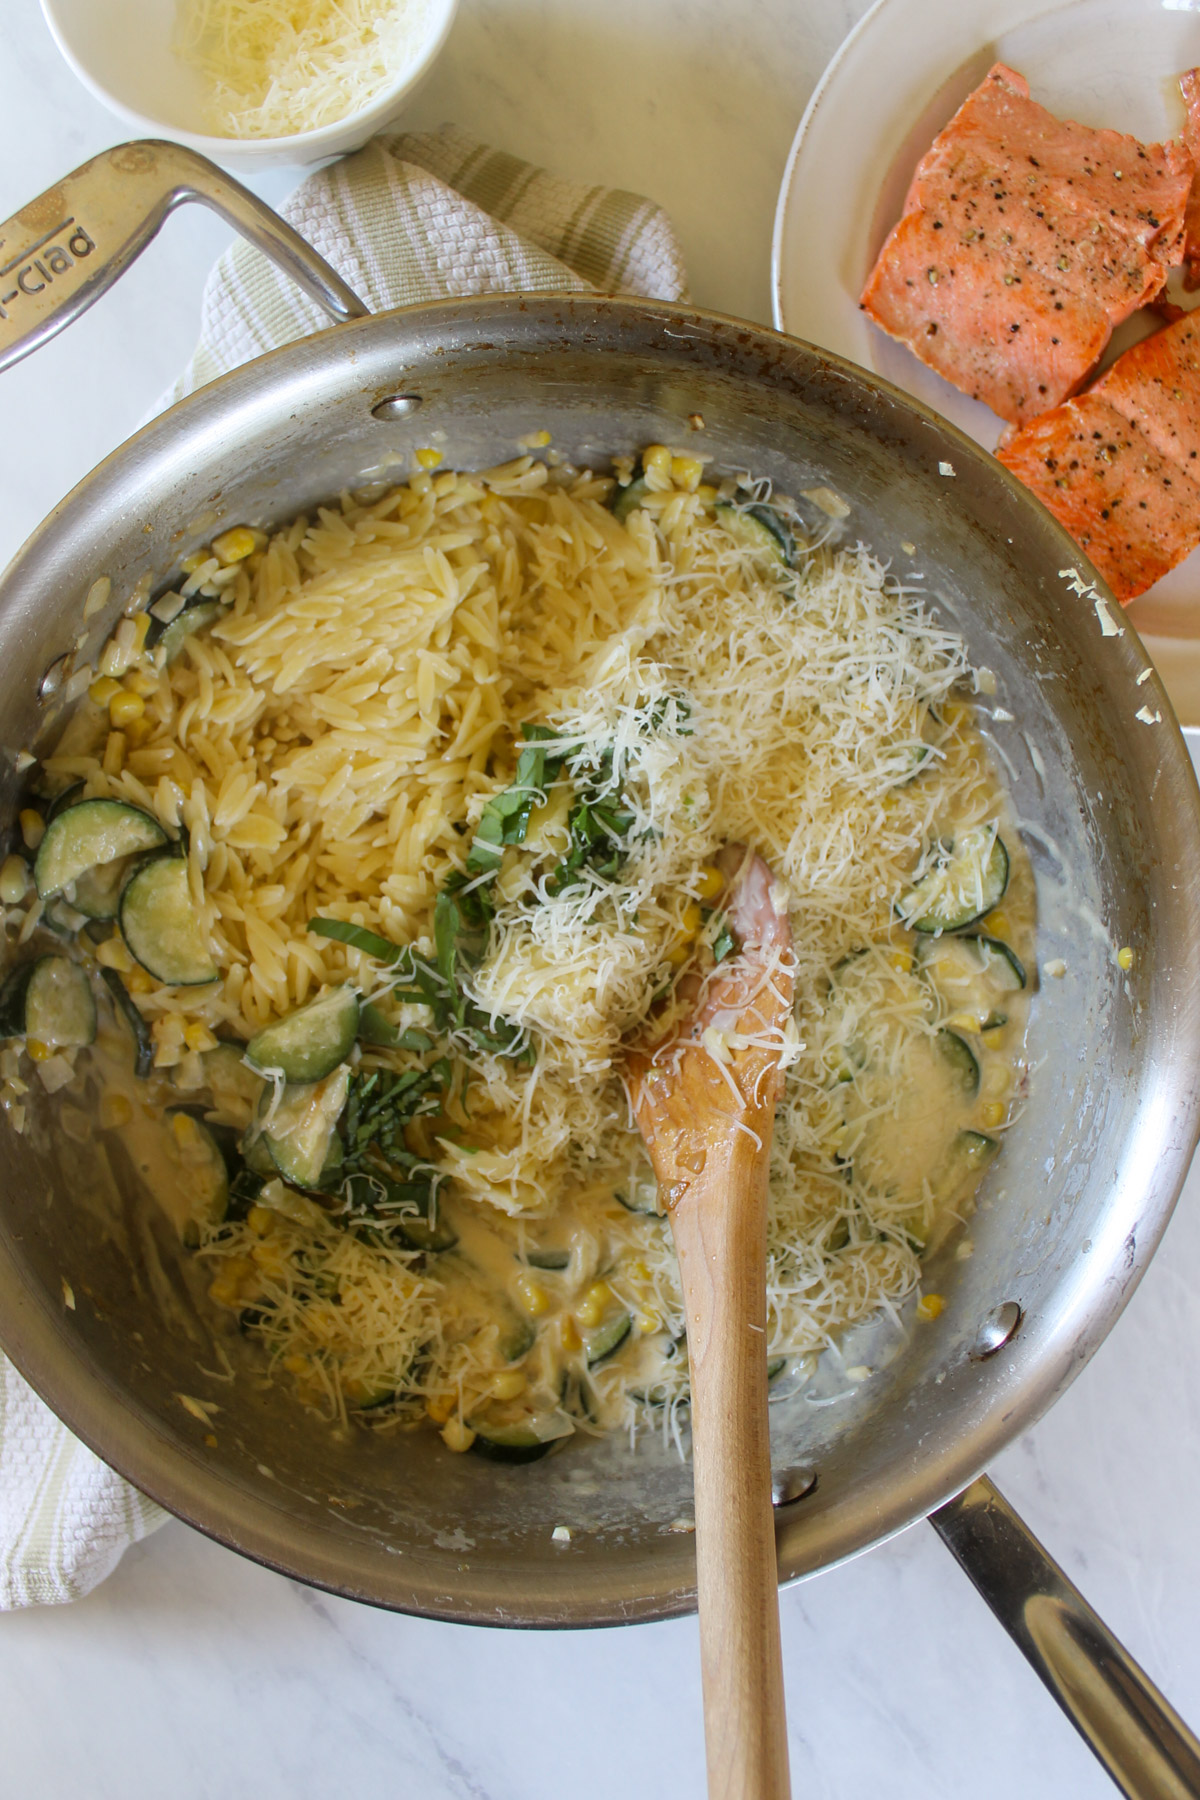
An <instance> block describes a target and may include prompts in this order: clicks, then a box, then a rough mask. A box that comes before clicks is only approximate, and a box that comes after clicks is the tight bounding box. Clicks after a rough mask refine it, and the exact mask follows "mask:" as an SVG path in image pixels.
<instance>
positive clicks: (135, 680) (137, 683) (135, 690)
mask: <svg viewBox="0 0 1200 1800" xmlns="http://www.w3.org/2000/svg"><path fill="white" fill-rule="evenodd" d="M125 686H126V687H127V688H128V689H129V691H130V693H131V694H140V695H141V697H142V699H143V700H149V698H150V696H151V694H157V692H158V677H157V676H156V675H151V674H150V673H149V672H148V671H147V670H146V669H130V671H129V673H128V675H127V676H126V677H125ZM110 698H111V696H110Z"/></svg>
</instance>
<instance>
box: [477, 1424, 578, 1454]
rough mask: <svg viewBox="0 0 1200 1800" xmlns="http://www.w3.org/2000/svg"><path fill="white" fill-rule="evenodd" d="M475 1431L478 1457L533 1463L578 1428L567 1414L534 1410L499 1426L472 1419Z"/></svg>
mask: <svg viewBox="0 0 1200 1800" xmlns="http://www.w3.org/2000/svg"><path fill="white" fill-rule="evenodd" d="M467 1422H468V1424H469V1425H470V1427H471V1430H472V1431H473V1432H474V1433H475V1441H474V1443H473V1444H472V1445H471V1448H472V1450H473V1451H474V1452H475V1454H476V1455H477V1456H486V1457H487V1458H488V1460H489V1461H491V1462H502V1463H530V1462H536V1461H537V1460H538V1458H539V1457H541V1456H545V1455H546V1454H547V1453H548V1452H549V1451H551V1450H553V1448H554V1446H555V1444H558V1443H561V1442H562V1440H563V1439H564V1438H569V1437H572V1436H573V1435H574V1432H575V1427H574V1425H572V1423H571V1421H570V1419H568V1418H567V1417H566V1415H565V1414H564V1413H561V1412H554V1413H535V1414H534V1415H533V1417H532V1418H527V1419H520V1420H518V1421H516V1422H515V1423H513V1424H507V1425H496V1424H493V1423H492V1422H491V1421H490V1420H488V1419H478V1418H476V1419H469V1420H468V1421H467Z"/></svg>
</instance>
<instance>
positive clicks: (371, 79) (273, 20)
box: [172, 0, 443, 138]
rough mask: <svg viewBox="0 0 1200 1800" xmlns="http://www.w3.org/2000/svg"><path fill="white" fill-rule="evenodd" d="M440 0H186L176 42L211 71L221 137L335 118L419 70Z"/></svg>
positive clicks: (205, 74)
mask: <svg viewBox="0 0 1200 1800" xmlns="http://www.w3.org/2000/svg"><path fill="white" fill-rule="evenodd" d="M442 10H443V9H442V8H439V7H438V6H437V5H435V4H434V3H433V0H179V6H178V11H177V15H176V26H175V35H174V40H173V43H172V49H173V50H174V52H175V54H176V55H177V56H178V57H180V58H181V59H182V61H183V62H184V63H185V64H187V65H188V66H190V67H191V68H192V69H193V70H194V71H195V72H196V73H197V74H198V75H200V76H201V78H202V79H203V81H204V83H205V85H206V87H207V89H208V98H207V105H206V108H205V112H206V115H207V116H206V123H207V125H208V128H209V129H210V130H211V131H212V132H213V133H214V135H216V136H219V137H234V138H277V137H291V136H294V135H296V134H298V133H300V132H306V131H317V130H320V129H321V128H322V127H324V126H329V125H336V124H339V123H340V122H341V121H343V120H345V119H348V118H351V117H353V116H354V115H355V114H357V113H361V112H363V111H365V110H366V108H368V107H369V106H371V105H372V104H374V103H375V102H376V101H377V100H379V99H380V97H381V96H382V95H383V94H384V93H386V91H387V90H388V89H389V88H392V87H395V86H396V85H397V84H398V83H399V82H401V81H403V80H404V79H405V77H406V76H408V75H410V74H413V73H415V72H416V69H417V65H418V63H419V62H420V61H421V60H422V59H423V57H424V54H425V52H426V49H427V47H428V42H429V39H430V37H431V34H432V32H433V31H434V30H435V29H436V26H437V20H438V15H439V14H440V12H441V11H442Z"/></svg>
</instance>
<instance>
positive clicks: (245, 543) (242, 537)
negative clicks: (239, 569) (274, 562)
mask: <svg viewBox="0 0 1200 1800" xmlns="http://www.w3.org/2000/svg"><path fill="white" fill-rule="evenodd" d="M258 543H259V540H258V535H257V534H256V533H255V532H253V531H251V530H250V527H249V526H248V525H234V526H231V528H230V529H229V530H228V531H223V532H222V533H221V535H220V537H215V538H214V539H213V542H212V550H213V555H214V556H217V557H220V559H221V561H222V562H223V563H224V564H225V566H226V568H228V567H229V565H230V563H237V562H244V561H245V560H246V558H247V557H248V556H251V555H253V553H254V551H255V550H257V549H258Z"/></svg>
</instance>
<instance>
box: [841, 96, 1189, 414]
mask: <svg viewBox="0 0 1200 1800" xmlns="http://www.w3.org/2000/svg"><path fill="white" fill-rule="evenodd" d="M1192 173H1193V162H1192V158H1191V156H1190V154H1189V153H1188V151H1187V150H1186V149H1185V148H1184V147H1183V146H1182V145H1180V144H1176V143H1168V144H1141V143H1139V142H1138V140H1137V139H1136V138H1133V137H1127V136H1124V135H1123V134H1121V133H1120V132H1116V131H1093V130H1092V129H1091V128H1090V127H1089V126H1086V125H1076V124H1074V123H1073V122H1072V121H1070V120H1063V119H1056V118H1055V117H1054V115H1053V113H1049V112H1047V111H1046V109H1045V107H1043V106H1039V105H1038V104H1037V103H1036V101H1033V100H1031V99H1030V98H1029V85H1028V83H1027V82H1026V81H1025V79H1024V78H1023V77H1022V76H1021V75H1018V74H1017V73H1016V72H1015V71H1014V70H1012V69H1008V68H1005V66H1004V64H1003V63H997V64H996V65H995V66H994V68H992V69H991V70H990V71H989V73H988V75H987V77H986V79H985V80H984V81H982V82H981V83H980V85H979V87H977V88H976V89H975V91H974V92H973V93H972V94H969V95H968V96H967V98H966V100H964V102H963V104H962V105H961V106H960V107H959V109H958V111H957V112H956V113H955V115H954V117H953V119H951V121H950V123H949V125H947V127H946V129H945V130H944V131H943V132H941V133H940V135H939V136H938V137H937V138H935V139H934V142H933V144H932V146H931V148H930V149H929V150H928V151H927V152H926V154H925V155H924V156H923V157H922V159H921V161H920V163H919V164H918V165H917V171H916V174H915V175H914V177H913V182H912V186H911V187H910V189H909V191H908V197H907V199H906V201H905V203H904V213H903V216H902V217H901V219H900V222H899V223H898V224H897V225H896V226H895V228H894V229H893V231H892V232H891V235H890V236H889V237H888V240H887V242H886V243H885V244H884V246H883V249H882V250H881V251H880V254H879V259H878V261H877V262H876V264H875V267H874V269H873V270H872V271H871V276H870V279H869V280H868V282H867V285H866V287H865V288H864V289H863V293H862V299H861V301H860V303H859V304H860V305H861V306H862V307H863V309H864V311H865V312H867V313H868V314H869V315H870V317H871V318H872V319H874V321H875V323H876V324H877V325H880V326H882V328H883V330H884V331H886V332H888V333H890V335H891V336H892V337H895V338H899V339H900V340H901V342H902V343H905V344H907V345H908V347H909V349H910V350H912V351H913V352H914V353H915V354H916V355H917V356H919V357H920V358H921V361H922V362H925V363H928V364H929V366H930V368H933V369H936V370H937V372H938V374H939V375H943V376H945V378H946V380H947V381H952V382H953V383H954V385H955V387H958V388H961V389H962V390H963V392H964V393H966V394H970V395H971V397H972V399H975V400H982V401H984V403H985V404H986V405H988V406H990V407H991V408H992V410H993V412H997V413H999V415H1000V417H1001V418H1002V419H1008V420H1009V421H1010V422H1011V423H1013V424H1016V425H1023V424H1025V422H1026V421H1027V420H1029V419H1032V418H1034V417H1036V415H1037V414H1038V413H1042V412H1046V411H1047V410H1048V409H1049V408H1050V407H1052V406H1057V405H1058V403H1059V402H1060V401H1062V400H1065V399H1066V398H1067V396H1068V395H1069V394H1073V393H1076V392H1077V391H1078V390H1079V388H1081V387H1082V386H1083V383H1084V382H1085V381H1086V379H1087V376H1088V373H1089V371H1090V370H1091V369H1092V368H1093V367H1094V365H1095V363H1096V362H1097V360H1098V358H1099V357H1100V355H1101V354H1102V352H1103V350H1104V347H1105V345H1106V344H1107V343H1108V340H1109V338H1110V336H1111V335H1112V332H1113V328H1114V327H1115V326H1116V325H1119V324H1120V322H1121V320H1122V319H1127V318H1128V317H1129V315H1130V313H1132V312H1134V311H1135V310H1136V309H1137V308H1138V307H1139V306H1144V305H1145V304H1146V302H1147V301H1149V300H1153V299H1154V297H1155V296H1156V295H1157V294H1158V293H1159V292H1160V291H1161V289H1162V287H1163V284H1164V282H1165V281H1166V278H1167V270H1168V268H1169V267H1170V266H1171V265H1172V264H1173V263H1177V262H1178V261H1179V260H1180V258H1181V256H1182V253H1183V220H1184V209H1185V207H1186V204H1187V198H1188V191H1189V188H1190V186H1191V180H1192Z"/></svg>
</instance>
